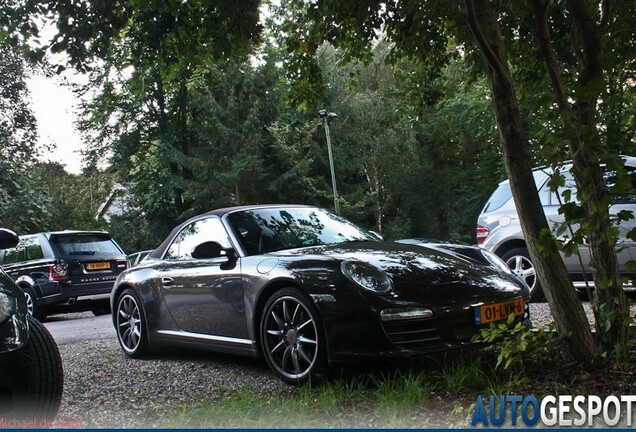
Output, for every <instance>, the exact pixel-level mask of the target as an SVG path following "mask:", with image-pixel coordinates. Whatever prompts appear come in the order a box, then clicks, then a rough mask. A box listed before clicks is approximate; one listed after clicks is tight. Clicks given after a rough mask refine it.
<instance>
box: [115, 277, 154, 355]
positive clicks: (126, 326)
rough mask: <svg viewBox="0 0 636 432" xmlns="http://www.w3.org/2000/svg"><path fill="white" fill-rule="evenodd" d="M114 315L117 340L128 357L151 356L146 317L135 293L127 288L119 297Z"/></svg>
mask: <svg viewBox="0 0 636 432" xmlns="http://www.w3.org/2000/svg"><path fill="white" fill-rule="evenodd" d="M114 313H115V325H116V330H117V339H118V340H119V345H121V348H122V349H123V350H124V352H125V353H126V355H127V356H129V357H133V358H140V357H145V356H147V355H148V354H150V347H149V344H148V334H147V326H146V322H145V315H144V312H143V309H142V306H141V302H140V301H139V297H138V296H137V294H136V293H135V291H133V290H132V289H130V288H127V289H125V290H124V291H123V292H122V293H121V294H120V295H119V298H118V299H117V303H116V308H115V311H114Z"/></svg>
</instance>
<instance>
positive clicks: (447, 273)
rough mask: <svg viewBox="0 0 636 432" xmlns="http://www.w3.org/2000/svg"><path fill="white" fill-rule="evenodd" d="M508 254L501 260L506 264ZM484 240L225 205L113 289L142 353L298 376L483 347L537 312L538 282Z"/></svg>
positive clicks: (134, 348)
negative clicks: (240, 363) (496, 325)
mask: <svg viewBox="0 0 636 432" xmlns="http://www.w3.org/2000/svg"><path fill="white" fill-rule="evenodd" d="M499 264H500V263H499ZM505 269H507V268H506V266H505V265H501V266H498V265H497V263H495V264H492V263H491V261H490V259H489V258H488V257H484V255H483V254H482V252H481V251H480V250H479V249H478V248H474V247H470V246H457V245H452V244H405V243H396V242H385V241H382V240H379V239H378V236H377V235H375V234H372V233H370V232H368V231H365V230H363V229H361V228H359V227H357V226H355V225H354V224H352V223H351V222H349V221H347V220H346V219H344V218H342V217H341V216H338V215H336V214H334V213H331V212H329V211H327V210H324V209H320V208H316V207H308V206H296V205H285V206H281V205H261V206H251V207H234V208H226V209H220V210H214V211H211V212H209V213H206V214H203V215H200V216H196V217H194V218H192V219H190V220H188V221H186V222H184V223H182V224H181V225H179V226H178V227H176V228H175V229H174V230H173V231H172V233H171V234H170V235H169V236H168V238H167V239H166V240H165V241H164V242H163V243H162V244H161V245H160V246H159V247H158V248H157V249H156V250H154V251H153V252H152V253H151V254H150V255H149V257H148V258H147V259H146V260H145V261H144V262H142V263H141V264H140V265H139V266H137V267H134V268H131V269H128V270H126V271H125V272H123V273H122V274H121V275H120V276H119V277H118V279H117V281H116V282H115V286H114V288H113V291H112V294H111V305H112V310H113V323H114V325H115V328H116V330H117V335H118V338H119V343H120V344H121V347H122V348H123V350H124V352H125V353H126V354H127V355H128V356H130V357H142V356H144V355H146V354H148V353H149V352H150V351H151V350H153V349H155V348H157V347H162V346H182V347H193V348H203V349H209V350H214V351H221V352H227V353H236V354H243V355H250V356H260V355H262V356H263V357H265V360H266V361H267V363H268V364H269V366H270V367H271V368H272V369H273V370H274V371H275V372H276V373H277V374H279V375H280V376H281V377H282V379H284V380H285V381H288V382H301V381H304V380H306V379H307V378H309V377H310V376H311V375H313V374H319V373H322V372H325V371H326V370H327V369H328V366H329V364H330V363H333V362H341V361H361V360H362V359H365V358H374V359H381V358H389V357H410V356H421V355H425V354H429V353H433V352H439V351H445V350H451V349H455V348H460V347H464V346H468V345H471V344H472V342H471V338H472V336H473V335H475V334H476V333H477V332H478V330H479V328H480V327H482V326H484V325H487V324H488V323H490V322H495V321H499V320H504V319H507V318H508V317H509V316H510V314H514V315H515V316H516V317H518V319H524V317H525V318H527V304H526V303H527V300H528V290H527V288H526V287H525V285H524V284H523V283H522V282H520V281H519V280H518V279H516V278H515V277H514V276H512V275H511V274H509V272H508V273H506V271H505Z"/></svg>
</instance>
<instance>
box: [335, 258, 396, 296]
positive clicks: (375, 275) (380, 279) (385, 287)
mask: <svg viewBox="0 0 636 432" xmlns="http://www.w3.org/2000/svg"><path fill="white" fill-rule="evenodd" d="M341 269H342V273H344V275H345V276H346V277H347V278H349V280H351V281H352V282H353V283H355V284H356V285H358V286H360V287H362V288H364V289H365V290H367V291H371V292H374V293H378V294H388V293H390V292H391V291H393V282H392V281H391V278H390V277H389V276H388V275H387V274H386V273H384V272H383V271H382V270H380V269H379V268H377V267H375V266H372V265H371V264H368V263H363V262H359V261H343V262H342V265H341Z"/></svg>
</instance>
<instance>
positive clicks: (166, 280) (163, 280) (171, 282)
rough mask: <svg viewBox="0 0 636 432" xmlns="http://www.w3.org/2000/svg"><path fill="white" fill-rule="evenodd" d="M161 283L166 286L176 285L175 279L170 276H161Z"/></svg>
mask: <svg viewBox="0 0 636 432" xmlns="http://www.w3.org/2000/svg"><path fill="white" fill-rule="evenodd" d="M161 284H162V285H163V286H165V287H169V286H172V285H174V279H172V278H169V277H165V278H161Z"/></svg>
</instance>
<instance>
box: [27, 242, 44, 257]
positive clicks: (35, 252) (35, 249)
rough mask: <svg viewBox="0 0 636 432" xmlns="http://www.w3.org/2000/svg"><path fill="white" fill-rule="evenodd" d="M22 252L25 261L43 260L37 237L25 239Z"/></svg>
mask: <svg viewBox="0 0 636 432" xmlns="http://www.w3.org/2000/svg"><path fill="white" fill-rule="evenodd" d="M24 252H25V255H26V259H28V260H36V259H42V258H44V253H43V252H42V246H40V239H39V238H37V237H32V238H29V239H25V241H24Z"/></svg>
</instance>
